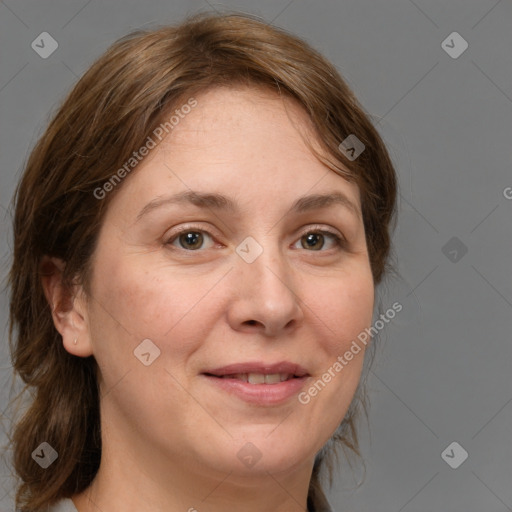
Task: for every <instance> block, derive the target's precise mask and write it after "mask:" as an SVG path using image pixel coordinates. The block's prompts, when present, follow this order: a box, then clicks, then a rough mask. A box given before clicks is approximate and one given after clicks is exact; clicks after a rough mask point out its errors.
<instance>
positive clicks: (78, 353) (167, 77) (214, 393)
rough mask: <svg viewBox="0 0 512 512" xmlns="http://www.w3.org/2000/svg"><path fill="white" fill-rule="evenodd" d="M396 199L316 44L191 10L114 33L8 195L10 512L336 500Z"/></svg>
mask: <svg viewBox="0 0 512 512" xmlns="http://www.w3.org/2000/svg"><path fill="white" fill-rule="evenodd" d="M395 195H396V178H395V172H394V169H393V167H392V164H391V162H390V159H389V156H388V153H387V151H386V149H385V147H384V144H383V142H382V140H381V139H380V137H379V135H378V134H377V132H376V130H375V128H374V127H373V126H372V124H371V122H370V121H369V119H368V117H367V116H366V114H365V113H364V111H363V109H362V108H361V106H360V105H359V104H358V102H357V100H356V99H355V97H354V95H353V93H352V92H351V91H350V90H349V89H348V87H347V85H346V84H345V83H344V81H343V80H342V78H341V77H340V76H339V75H338V73H337V72H336V70H335V69H334V67H333V66H332V65H331V64H329V63H328V62H326V61H325V59H324V58H323V57H321V56H320V55H319V54H318V53H317V52H315V51H314V50H313V49H311V48H310V47H309V46H308V45H307V44H306V43H304V42H303V41H301V40H299V39H297V38H295V37H293V36H291V35H289V34H287V33H285V32H284V31H281V30H278V29H276V28H274V27H271V26H269V25H267V24H265V23H263V22H261V21H257V20H256V19H253V18H251V17H248V16H242V15H208V16H206V15H201V16H196V17H194V18H192V19H189V20H187V21H186V22H184V23H182V24H181V25H179V26H173V27H164V28H161V29H158V30H153V31H145V32H137V33H134V34H131V35H129V36H128V37H126V38H123V39H122V40H120V41H118V42H117V43H115V44H114V45H113V46H112V47H111V48H110V49H109V50H108V51H107V52H106V53H105V54H104V55H103V56H102V57H101V58H100V59H99V60H98V61H97V62H96V63H95V64H94V65H93V66H92V67H91V68H90V69H89V70H88V71H87V72H86V73H85V75H84V76H83V77H82V79H81V80H80V81H79V82H78V83H77V85H76V86H75V88H74V89H73V90H72V91H71V93H70V95H69V96H68V98H67V99H66V100H65V102H64V103H63V105H62V106H61V107H60V109H59V111H58V112H57V114H56V116H55V118H54V119H53V121H52V122H51V123H50V125H49V127H48V129H47V131H46V133H45V134H44V135H43V137H42V138H41V139H40V141H39V142H38V144H37V145H36V147H35V149H34V150H33V152H32V154H31V156H30V159H29V161H28V163H27V166H26V169H25V172H24V174H23V177H22V179H21V181H20V184H19V186H18V189H17V193H16V197H15V219H14V244H15V246H14V263H13V266H12V269H11V274H10V285H11V289H12V293H11V345H12V352H13V360H14V366H15V369H16V371H17V372H18V373H19V375H20V376H21V377H22V378H23V380H24V381H25V382H26V383H27V384H28V385H29V386H30V387H32V388H33V389H34V390H35V394H34V399H33V402H32V404H31V406H30V408H29V409H28V410H27V411H26V414H25V415H24V416H23V418H20V419H19V420H18V422H17V423H16V425H15V428H14V433H13V448H14V467H15V470H16V472H17V474H18V476H19V478H20V481H21V483H20V487H19V489H18V492H17V497H16V499H17V501H16V505H17V507H18V508H19V510H22V511H35V510H53V511H59V512H63V511H79V512H92V511H98V510H101V511H104V512H107V511H112V512H113V511H116V510H123V511H126V512H128V511H131V510H133V511H135V510H136V511H138V512H142V511H145V510H148V511H149V510H151V511H164V510H165V511H178V510H179V511H181V510H188V511H194V510H197V511H199V512H205V511H209V512H210V511H211V512H216V511H220V510H235V509H243V510H245V511H249V512H250V511H268V510H272V511H286V512H288V511H294V510H297V511H299V510H308V511H316V512H319V511H326V510H330V507H329V504H328V502H327V500H326V498H325V496H324V493H323V491H322V487H321V483H320V469H321V468H322V467H323V466H325V465H326V464H327V468H329V460H330V457H331V456H332V453H333V446H331V445H332V441H336V442H338V444H339V445H340V446H343V447H347V448H349V449H351V450H353V451H355V452H357V438H356V435H355V429H354V421H355V415H356V411H357V404H358V403H359V402H360V400H361V398H362V397H361V396H359V392H358V390H359V386H358V385H359V382H360V377H361V371H362V367H363V361H364V354H365V353H366V352H367V350H366V347H367V342H366V341H365V342H364V343H360V342H357V340H362V338H361V333H363V332H365V329H366V330H367V329H368V327H369V326H370V324H371V321H372V313H373V310H374V292H375V287H376V286H377V285H378V284H379V283H380V282H381V280H382V278H383V277H384V275H385V272H386V270H387V266H388V263H387V261H388V255H389V250H390V229H391V224H392V220H393V217H394V212H395ZM354 344H355V345H354ZM355 347H357V349H355ZM368 353H369V352H368ZM329 441H331V443H329Z"/></svg>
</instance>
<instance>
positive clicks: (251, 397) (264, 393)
mask: <svg viewBox="0 0 512 512" xmlns="http://www.w3.org/2000/svg"><path fill="white" fill-rule="evenodd" d="M203 377H205V378H206V379H208V381H209V382H211V383H212V384H213V385H214V386H217V387H219V388H221V389H223V390H224V391H227V392H228V393H231V394H233V395H236V396H238V397H239V398H241V399H242V400H245V401H246V402H249V403H251V404H256V405H277V404H281V403H283V402H285V401H286V400H288V399H290V398H291V397H292V396H294V395H296V394H297V393H298V392H299V391H300V390H301V388H302V387H303V386H304V383H305V381H306V379H307V377H296V378H293V379H289V380H285V381H283V382H279V383H277V384H249V383H248V382H244V381H243V380H238V379H224V378H219V377H211V376H210V375H205V374H203Z"/></svg>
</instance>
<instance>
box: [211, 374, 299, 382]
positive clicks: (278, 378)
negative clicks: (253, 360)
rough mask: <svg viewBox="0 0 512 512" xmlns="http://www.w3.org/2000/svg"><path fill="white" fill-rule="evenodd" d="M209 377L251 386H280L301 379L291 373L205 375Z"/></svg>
mask: <svg viewBox="0 0 512 512" xmlns="http://www.w3.org/2000/svg"><path fill="white" fill-rule="evenodd" d="M204 375H206V376H208V377H216V378H218V379H233V380H238V381H241V382H247V383H249V384H279V383H280V382H286V381H288V380H290V379H299V378H302V377H299V376H298V375H294V374H291V373H255V372H252V373H233V374H228V375H215V374H213V373H204Z"/></svg>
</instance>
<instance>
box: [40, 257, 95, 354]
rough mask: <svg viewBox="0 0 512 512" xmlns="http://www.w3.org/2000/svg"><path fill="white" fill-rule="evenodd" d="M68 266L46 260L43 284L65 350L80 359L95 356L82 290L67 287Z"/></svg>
mask: <svg viewBox="0 0 512 512" xmlns="http://www.w3.org/2000/svg"><path fill="white" fill-rule="evenodd" d="M64 268H65V263H64V262H63V261H62V260H60V259H58V258H50V257H46V256H45V257H44V258H43V261H42V262H41V266H40V269H41V284H42V286H43V290H44V294H45V296H46V300H47V301H48V304H49V306H50V309H51V315H52V319H53V324H54V325H55V329H57V331H58V332H59V333H60V335H61V336H62V343H63V346H64V348H65V349H66V351H67V352H69V353H70V354H73V355H75V356H78V357H89V356H91V355H92V353H93V352H92V345H91V342H90V335H89V329H88V323H87V318H86V311H87V310H86V308H85V304H82V302H84V295H83V292H82V290H81V287H79V286H76V287H75V288H74V289H69V287H66V286H65V284H64V283H63V272H64Z"/></svg>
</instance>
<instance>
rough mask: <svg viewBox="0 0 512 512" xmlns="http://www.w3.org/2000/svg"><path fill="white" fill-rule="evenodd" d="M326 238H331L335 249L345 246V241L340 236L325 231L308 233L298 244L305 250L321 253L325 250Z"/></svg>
mask: <svg viewBox="0 0 512 512" xmlns="http://www.w3.org/2000/svg"><path fill="white" fill-rule="evenodd" d="M326 237H327V238H331V240H332V241H333V246H334V247H342V246H343V239H342V238H341V237H340V236H339V235H337V234H336V233H333V232H331V231H325V230H317V231H308V232H307V233H304V234H303V235H302V236H301V237H300V240H298V241H297V243H298V242H300V243H301V245H302V247H303V248H304V249H312V250H313V251H319V250H321V249H323V248H324V245H325V238H326ZM328 249H329V248H328Z"/></svg>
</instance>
